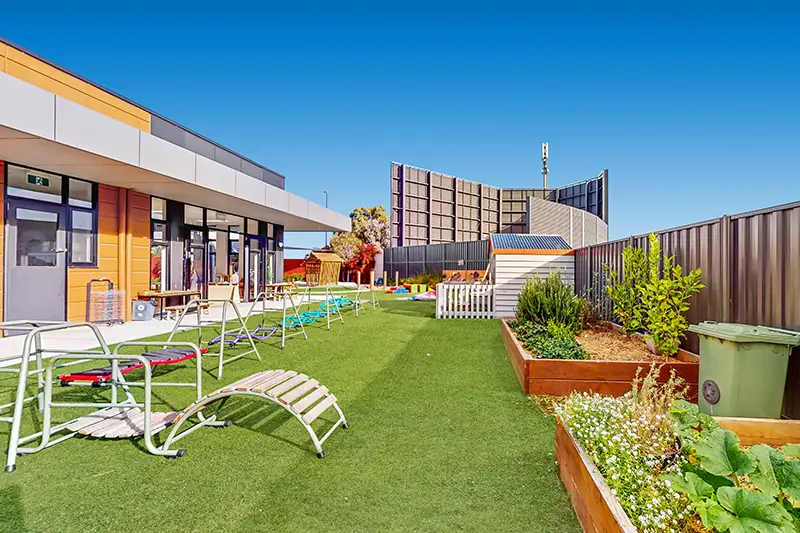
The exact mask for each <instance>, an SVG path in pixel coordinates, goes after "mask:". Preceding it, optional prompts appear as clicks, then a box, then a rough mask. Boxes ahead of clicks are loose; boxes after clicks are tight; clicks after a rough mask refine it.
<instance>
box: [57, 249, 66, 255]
mask: <svg viewBox="0 0 800 533" xmlns="http://www.w3.org/2000/svg"><path fill="white" fill-rule="evenodd" d="M66 252H67V249H66V248H56V253H57V254H64V253H66Z"/></svg>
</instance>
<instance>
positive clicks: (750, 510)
mask: <svg viewBox="0 0 800 533" xmlns="http://www.w3.org/2000/svg"><path fill="white" fill-rule="evenodd" d="M639 385H640V386H637V387H634V389H633V390H632V392H630V393H629V394H627V395H625V396H623V397H620V398H612V397H603V396H599V395H587V394H574V395H572V396H570V398H568V399H567V400H566V401H564V402H563V403H561V404H559V406H558V407H557V409H556V412H557V417H558V424H557V428H556V459H557V461H558V463H559V469H560V472H561V478H562V480H563V481H564V485H565V487H566V489H567V491H568V492H569V494H570V497H571V500H572V503H573V507H574V508H575V511H576V513H577V515H578V519H579V520H580V522H581V525H582V526H583V529H584V531H587V532H601V531H603V532H606V531H607V532H622V531H624V532H626V533H633V532H641V533H651V532H653V533H654V532H672V533H688V532H697V533H701V532H713V531H719V532H727V531H730V532H732V533H791V532H794V531H800V458H798V455H800V446H798V445H793V444H786V443H785V442H783V440H784V439H783V437H785V436H786V435H785V433H787V431H786V430H787V429H788V434H793V435H794V434H796V433H794V431H795V428H796V427H797V425H796V424H795V423H793V422H790V423H788V424H787V423H786V421H768V422H766V423H764V424H761V423H758V422H753V421H749V420H746V419H721V420H720V421H717V420H715V419H713V418H712V417H710V416H707V415H703V414H699V413H698V412H697V406H696V405H695V404H691V403H689V402H686V401H684V400H681V399H680V393H679V392H677V391H678V388H677V387H676V386H675V385H676V384H675V382H674V381H672V380H670V381H669V382H668V383H667V384H666V385H663V386H660V385H656V383H655V375H654V374H650V375H648V376H647V377H646V378H645V379H644V381H643V382H641V383H639ZM721 424H733V425H736V424H738V425H739V427H742V428H746V427H748V426H749V427H757V428H758V429H757V431H762V432H764V433H766V434H767V435H766V436H770V435H769V432H770V431H771V430H772V429H771V428H777V429H775V431H776V432H777V433H779V434H782V436H779V437H775V439H774V440H775V441H778V442H776V444H778V443H783V444H786V445H785V446H783V447H782V448H781V449H776V448H772V447H770V446H767V445H764V444H758V443H756V442H753V441H749V442H748V441H746V440H744V439H743V440H742V445H746V444H747V445H752V447H750V448H749V449H746V448H743V447H740V439H739V437H738V436H737V435H736V433H734V432H732V431H730V430H728V429H727V428H726V426H725V425H721Z"/></svg>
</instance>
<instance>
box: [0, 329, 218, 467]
mask: <svg viewBox="0 0 800 533" xmlns="http://www.w3.org/2000/svg"><path fill="white" fill-rule="evenodd" d="M76 328H88V329H89V330H91V332H92V334H93V335H94V338H95V340H96V342H97V344H98V345H99V347H98V348H95V349H91V350H63V349H46V348H43V347H42V334H44V333H49V332H56V331H63V330H68V329H76ZM0 330H2V331H17V332H19V331H22V332H25V338H24V340H23V346H22V352H21V354H20V355H19V356H16V357H13V358H12V357H4V358H3V361H2V362H4V363H10V362H13V363H17V362H18V364H19V366H18V367H17V368H8V367H3V368H2V371H4V372H15V373H17V375H18V379H17V390H16V396H15V400H14V401H13V402H12V403H10V404H6V405H3V406H2V408H9V407H11V408H12V414H11V416H10V417H8V416H4V417H2V418H0V421H2V422H7V423H10V424H11V431H10V433H9V438H8V450H7V453H8V457H7V461H6V467H5V470H6V472H13V471H14V470H15V468H16V459H17V456H18V455H27V454H31V453H36V452H39V451H41V450H43V449H45V448H49V447H50V446H53V445H55V444H58V443H60V442H63V441H65V440H67V439H69V438H71V437H73V436H75V435H76V434H79V433H80V434H89V435H92V436H94V437H103V438H121V437H138V436H143V437H144V442H145V447H146V448H147V450H148V451H149V452H150V453H153V454H155V455H164V456H172V457H176V456H179V455H181V452H180V451H171V450H160V449H158V448H156V446H155V445H154V444H153V439H152V437H153V435H155V434H156V433H158V432H159V431H161V430H162V429H164V428H165V427H166V426H167V425H169V424H170V423H171V422H172V419H173V418H174V417H175V413H170V412H166V413H158V412H155V413H154V412H153V411H152V409H151V397H152V387H154V386H158V387H194V388H195V391H196V396H197V398H198V399H199V398H201V397H202V361H201V357H202V356H201V352H200V349H199V348H198V347H197V346H195V345H194V344H191V343H188V342H164V341H158V342H123V343H120V344H118V345H117V346H116V347H115V348H114V350H113V351H111V350H110V349H109V347H108V344H107V343H106V341H105V339H104V338H103V335H102V334H101V333H100V330H99V329H98V328H97V326H96V325H95V324H92V323H89V322H61V323H54V322H50V323H46V324H45V323H40V322H29V321H16V322H5V323H0ZM153 346H158V347H160V348H159V349H158V350H155V351H153V352H149V353H144V354H123V353H120V350H121V349H123V348H127V347H139V348H145V347H153ZM168 350H172V351H173V355H177V354H176V353H175V350H182V351H183V353H184V355H185V356H187V357H185V359H194V360H195V363H196V366H197V372H196V376H195V380H194V381H193V382H182V383H181V382H178V383H167V382H157V383H154V382H153V381H152V370H151V364H150V359H152V358H159V357H163V356H164V353H163V352H164V351H168ZM189 354H191V355H192V356H191V357H188V355H189ZM45 357H47V358H48V360H47V364H46V366H44V361H43V359H44V358H45ZM31 360H33V362H34V363H35V368H31ZM95 360H97V361H109V362H110V363H111V375H112V379H110V380H105V381H103V382H101V383H99V384H94V383H93V385H95V386H108V387H110V389H111V394H110V400H105V399H100V400H99V401H94V402H57V401H54V400H53V383H54V382H58V381H60V380H61V378H63V376H61V377H56V376H55V372H54V371H55V370H56V369H61V368H65V367H70V366H74V365H78V364H81V363H87V362H90V361H95ZM182 360H184V359H182ZM132 361H135V362H136V364H139V365H141V366H140V367H139V368H142V369H144V373H145V375H144V381H142V382H131V381H126V380H125V378H124V377H123V374H122V370H121V368H122V367H124V366H130V364H131V362H132ZM76 374H77V373H76ZM32 376H36V387H37V388H36V394H34V395H32V396H26V394H27V392H26V391H27V388H28V384H29V380H30V378H31V377H32ZM135 388H143V389H144V398H143V400H142V401H138V400H137V399H136V398H135V395H134V394H133V392H132V391H133V389H135ZM121 394H123V395H124V399H122V400H120V395H121ZM34 400H36V401H37V402H38V408H39V411H40V412H42V422H41V428H42V429H41V430H40V431H34V432H32V433H30V434H27V435H22V415H23V410H24V407H25V405H26V404H27V403H29V402H32V401H34ZM82 407H92V408H97V407H100V408H101V410H100V411H98V412H96V413H93V414H91V415H87V416H82V417H78V418H74V419H72V420H69V421H67V422H54V421H53V416H52V412H53V410H54V409H61V408H66V409H73V408H82ZM142 409H144V410H142ZM214 423H215V421H213V420H206V419H205V418H202V417H201V420H200V425H209V424H214ZM192 429H194V428H192ZM35 441H38V444H36V445H32V446H28V447H26V446H24V445H25V444H28V443H33V442H35Z"/></svg>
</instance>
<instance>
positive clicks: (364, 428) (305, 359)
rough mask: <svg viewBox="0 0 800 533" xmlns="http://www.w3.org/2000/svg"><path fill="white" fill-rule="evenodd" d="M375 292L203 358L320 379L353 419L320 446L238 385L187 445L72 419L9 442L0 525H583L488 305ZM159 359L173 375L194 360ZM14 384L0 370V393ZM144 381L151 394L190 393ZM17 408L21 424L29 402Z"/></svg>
mask: <svg viewBox="0 0 800 533" xmlns="http://www.w3.org/2000/svg"><path fill="white" fill-rule="evenodd" d="M381 300H382V305H383V307H382V309H381V310H379V311H377V312H371V311H367V312H365V313H364V314H362V315H361V317H360V318H356V317H355V316H354V315H353V314H352V312H348V313H345V315H344V320H345V323H344V324H335V325H334V326H333V329H332V331H331V332H328V331H326V330H325V329H324V326H315V327H310V328H309V340H308V341H303V340H302V339H300V340H291V341H289V343H288V345H287V348H286V349H285V350H283V351H281V350H279V349H277V348H274V347H264V348H262V350H261V353H262V358H263V360H262V361H260V362H259V361H256V360H255V359H250V358H248V359H243V360H239V361H236V362H233V363H231V365H230V366H226V368H225V375H224V378H223V381H222V382H218V381H216V380H215V379H213V377H211V375H210V372H211V371H212V370H214V369H215V363H216V359H215V358H210V357H209V358H206V359H205V360H204V365H203V366H204V367H205V368H206V369H208V370H209V372H208V373H206V374H205V381H204V391H205V392H210V391H212V390H215V389H217V388H219V387H220V386H221V385H222V384H224V383H230V382H232V381H235V380H237V379H240V378H242V377H244V376H247V375H249V374H252V373H254V372H256V371H260V370H264V369H271V368H272V369H276V368H281V369H293V370H298V371H301V372H304V373H307V374H308V375H310V376H312V377H314V378H316V379H318V380H319V381H320V382H321V383H322V384H324V385H326V386H327V387H328V388H329V389H330V390H331V391H332V392H333V393H334V394H336V396H337V398H338V399H339V402H340V405H341V407H342V409H343V411H344V413H345V415H346V416H347V418H348V421H349V423H350V429H349V430H341V429H340V430H337V431H336V432H334V434H333V436H332V437H331V438H330V439H329V440H328V441H327V442H326V443H325V444H324V449H325V452H326V455H327V456H326V458H325V459H322V460H320V459H317V458H316V456H315V454H314V453H313V447H312V445H311V443H310V440H309V438H308V435H307V434H306V433H305V432H304V430H303V429H302V428H301V426H300V424H298V423H297V421H296V420H295V419H293V418H292V417H291V416H290V415H288V414H287V413H285V412H284V411H282V410H280V409H278V408H276V407H275V406H273V405H270V404H268V403H267V402H264V401H263V400H261V401H259V400H251V399H247V398H235V399H233V400H231V401H230V402H228V404H227V405H226V406H225V408H224V409H223V416H225V415H227V416H228V417H229V418H230V419H232V420H233V421H234V425H233V426H231V427H229V428H226V429H215V428H201V429H200V430H199V431H197V432H196V433H194V434H192V435H190V436H189V437H187V438H186V439H184V440H182V441H180V442H179V443H178V447H180V448H185V449H187V450H188V453H187V455H186V456H185V457H183V458H181V459H177V460H175V459H173V460H169V459H164V458H161V457H155V456H152V455H149V454H147V453H146V452H145V451H144V450H143V446H142V444H141V441H140V440H133V441H130V440H120V441H100V440H92V439H87V438H81V437H79V438H73V439H70V440H67V441H65V442H63V443H61V444H58V445H56V446H54V447H52V448H49V449H46V450H44V451H42V452H40V453H37V454H33V455H29V456H25V457H21V458H19V461H18V463H17V465H18V466H17V471H16V472H14V473H12V474H5V473H0V531H14V532H23V531H81V532H86V531H114V532H123V531H242V532H243V531H276V532H277V531H280V532H306V531H313V532H318V531H342V532H355V531H364V532H373V531H437V532H438V531H480V532H505V531H526V532H559V533H562V532H563V533H569V532H578V531H580V528H579V526H578V523H577V520H576V518H575V514H574V512H573V510H572V508H571V506H570V504H569V499H568V497H567V495H566V493H565V492H564V489H563V487H562V485H561V482H560V480H559V478H558V473H557V468H556V466H555V463H554V455H553V429H554V424H553V421H552V420H551V419H549V418H548V417H546V416H544V415H542V414H540V413H539V411H538V410H537V409H535V408H534V407H533V406H532V404H531V402H530V401H529V400H527V399H526V397H525V396H524V395H523V394H522V393H521V392H520V388H519V384H518V383H517V380H516V377H515V375H514V372H513V370H512V368H511V365H510V363H509V361H508V359H507V357H506V354H505V349H504V347H503V344H502V341H501V338H500V325H499V322H497V321H488V320H487V321H478V320H471V321H466V320H435V319H433V304H432V303H430V302H407V301H397V300H396V299H395V298H394V297H392V296H384V297H382V298H381ZM165 371H166V375H165ZM159 375H160V377H159V378H156V379H161V380H165V379H169V380H171V381H175V380H179V379H181V380H183V379H187V378H191V375H192V367H191V365H190V366H176V367H174V368H170V369H169V370H161V371H159ZM129 376H130V375H129ZM13 385H14V379H11V378H10V377H8V376H6V375H0V401H2V400H4V399H5V398H6V397H8V396H9V395H10V394H11V390H12V389H13ZM56 392H57V393H58V396H59V398H72V399H77V398H81V397H86V395H96V394H97V393H96V392H95V391H93V390H92V389H88V388H76V387H69V388H59V389H58V390H57V391H56ZM156 394H157V395H158V398H159V400H158V401H159V403H160V405H158V406H156V407H155V408H156V409H158V410H161V409H170V408H171V409H179V408H182V407H184V406H185V405H186V404H187V403H189V402H190V401H191V399H192V391H191V390H188V389H174V388H164V389H160V390H157V391H156ZM76 401H77V400H76ZM164 403H166V406H165V405H164ZM26 414H27V416H26V418H27V419H28V422H26V427H27V428H30V427H32V426H31V422H30V420H32V419H33V418H34V417H36V412H35V409H33V408H30V409H28V411H27V412H26ZM64 416H65V415H64ZM62 419H63V417H62ZM8 429H9V425H8V424H0V439H2V443H3V444H2V445H3V447H5V443H6V440H7V437H8ZM3 460H5V456H3Z"/></svg>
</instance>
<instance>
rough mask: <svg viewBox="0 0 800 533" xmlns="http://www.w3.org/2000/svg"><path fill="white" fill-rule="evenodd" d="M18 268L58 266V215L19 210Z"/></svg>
mask: <svg viewBox="0 0 800 533" xmlns="http://www.w3.org/2000/svg"><path fill="white" fill-rule="evenodd" d="M15 215H16V218H17V266H43V267H53V266H56V263H57V257H56V253H57V252H56V250H57V249H58V247H57V246H58V241H57V238H58V214H56V213H50V212H48V211H38V210H34V209H22V208H17V210H16V213H15Z"/></svg>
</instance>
